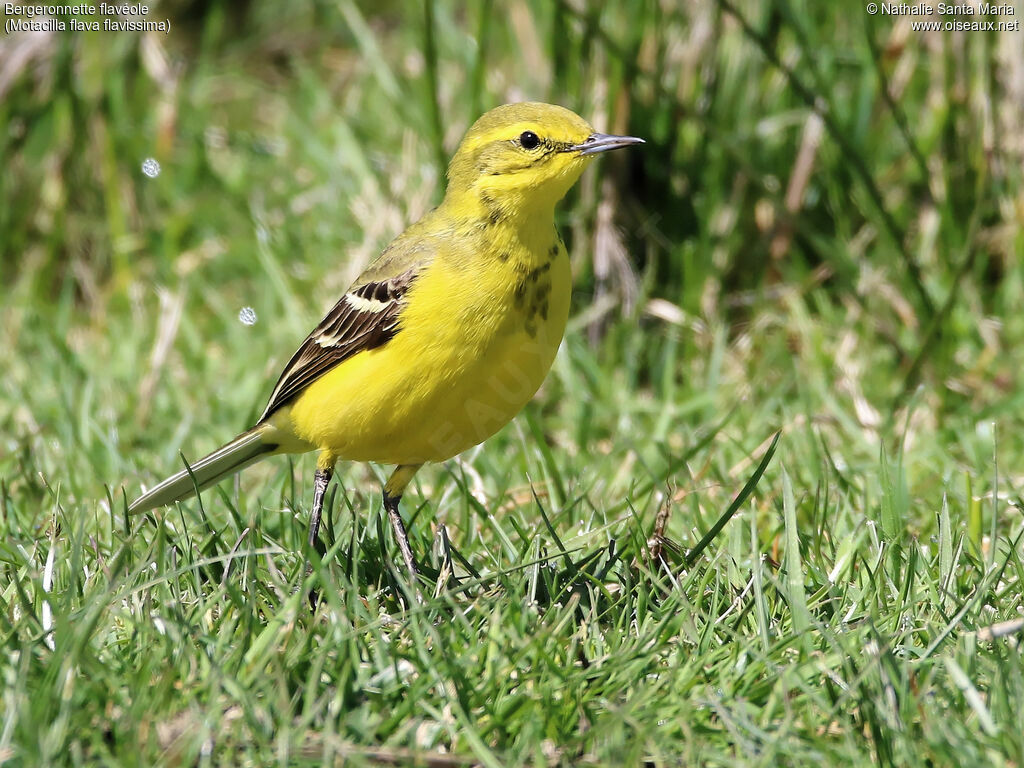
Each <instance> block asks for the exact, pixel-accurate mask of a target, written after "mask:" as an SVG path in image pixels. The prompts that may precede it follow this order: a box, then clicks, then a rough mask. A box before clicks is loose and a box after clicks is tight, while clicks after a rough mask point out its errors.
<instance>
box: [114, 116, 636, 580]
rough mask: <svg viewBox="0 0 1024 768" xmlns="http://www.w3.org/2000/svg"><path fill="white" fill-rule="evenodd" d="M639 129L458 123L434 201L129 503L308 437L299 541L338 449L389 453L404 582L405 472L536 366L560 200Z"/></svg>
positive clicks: (563, 281) (551, 293) (549, 119)
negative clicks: (246, 399) (274, 374)
mask: <svg viewBox="0 0 1024 768" xmlns="http://www.w3.org/2000/svg"><path fill="white" fill-rule="evenodd" d="M640 143H643V140H642V139H637V138H634V137H632V136H609V135H606V134H602V133H596V132H595V131H594V129H593V128H591V126H590V125H589V124H588V123H587V122H586V121H585V120H584V119H583V118H581V117H579V116H578V115H576V114H574V113H573V112H570V111H569V110H567V109H563V108H562V107H556V106H552V105H550V104H539V103H523V104H506V105H505V106H501V107H497V108H496V109H492V110H491V111H490V112H488V113H487V114H485V115H484V116H483V117H481V118H480V119H479V120H477V121H476V122H475V123H474V124H473V126H472V127H471V128H470V129H469V132H468V133H467V134H466V136H465V138H463V140H462V144H461V145H460V146H459V149H458V151H457V152H456V153H455V157H454V158H453V159H452V161H451V164H450V165H449V166H448V190H447V193H446V195H445V198H444V201H443V202H442V203H441V205H439V206H438V207H437V208H435V209H434V210H433V211H431V212H430V213H428V214H427V215H426V216H424V217H423V218H422V219H420V220H419V221H418V222H416V223H415V224H413V225H412V226H411V227H409V228H408V229H407V230H406V231H405V232H403V233H402V234H401V235H399V236H398V237H397V238H396V239H395V240H394V241H393V242H392V243H391V244H390V245H389V246H388V247H387V248H386V249H385V250H384V253H383V254H381V256H380V258H378V259H377V260H376V262H374V263H373V264H372V265H371V266H370V267H369V268H368V269H367V270H366V271H365V272H363V274H362V275H361V276H360V277H359V279H358V280H356V282H355V283H354V284H353V285H352V287H350V288H349V289H348V291H346V293H345V295H344V296H342V297H341V299H340V300H339V301H338V303H337V304H335V305H334V307H333V308H332V309H331V311H330V312H328V313H327V316H326V317H325V318H324V319H323V321H321V323H320V324H319V325H318V326H317V327H316V328H315V329H314V330H313V332H312V333H311V334H309V336H307V337H306V340H305V341H303V342H302V344H301V346H299V349H298V351H297V352H296V353H295V354H294V355H293V356H292V359H291V360H290V361H288V365H286V366H285V369H284V372H283V373H282V374H281V377H280V379H278V382H277V385H276V386H275V387H274V391H273V392H272V393H271V395H270V402H269V403H268V404H267V407H266V410H264V411H263V415H262V416H261V417H260V419H259V421H258V422H257V423H256V426H254V427H253V428H252V429H250V430H248V431H247V432H244V433H242V434H241V435H240V436H238V437H237V438H235V439H234V440H232V441H231V442H230V443H228V444H227V445H225V446H224V447H222V448H220V449H219V450H217V451H214V452H213V453H211V454H210V455H209V456H206V457H205V458H202V459H200V460H199V461H197V462H196V463H194V464H192V465H191V466H190V467H188V468H187V469H186V470H185V471H182V472H179V473H178V474H176V475H174V476H173V477H170V478H168V479H166V480H164V481H163V482H162V483H160V484H159V485H157V486H156V487H154V488H152V489H151V490H149V491H147V492H146V493H144V494H143V495H142V496H140V497H139V498H137V499H136V500H135V501H133V502H132V503H131V505H130V506H129V507H128V511H129V512H144V511H146V510H149V509H153V508H154V507H159V506H162V505H164V504H171V503H173V502H176V501H180V500H182V499H185V498H187V497H189V496H191V495H192V494H193V493H195V492H196V489H199V490H202V489H204V488H206V487H208V486H210V485H213V484H214V483H216V482H217V481H218V480H220V479H221V478H223V477H225V476H226V475H229V474H232V473H234V472H237V471H238V470H240V469H242V468H243V467H246V466H248V465H249V464H251V463H253V462H254V461H256V460H258V459H261V458H263V457H265V456H269V455H272V454H277V453H302V452H305V451H313V450H315V451H319V457H318V459H317V467H316V475H315V476H314V484H313V487H314V494H313V510H312V513H311V516H310V524H309V543H310V546H312V545H313V543H314V542H315V540H316V538H317V534H318V530H319V527H320V516H321V512H322V509H323V502H324V493H325V491H326V490H327V485H328V483H330V480H331V475H332V474H333V472H334V465H335V463H336V462H337V461H338V460H339V459H346V460H349V461H374V462H379V463H382V464H397V465H398V466H397V468H396V469H395V471H394V473H393V474H392V475H391V477H390V479H389V480H388V481H387V483H386V484H385V486H384V507H385V509H386V510H387V513H388V517H389V518H390V520H391V525H392V527H393V528H394V532H395V537H396V538H397V539H398V545H399V547H400V548H401V550H402V557H403V558H404V560H405V564H406V567H407V568H408V569H409V572H410V575H411V576H412V577H413V579H414V580H415V576H416V565H415V561H414V559H413V556H412V551H411V550H410V548H409V539H408V536H407V534H406V531H405V525H404V524H403V522H402V518H401V516H400V515H399V511H398V502H399V500H400V499H401V497H402V492H403V491H404V490H405V487H406V486H407V485H408V483H409V481H410V480H411V479H412V476H413V475H414V474H415V472H416V470H417V469H419V468H420V466H422V465H423V464H424V463H425V462H428V461H444V460H446V459H449V458H451V457H452V456H455V455H456V454H458V453H461V452H462V451H464V450H466V449H467V448H470V447H471V446H474V445H476V444H477V443H480V442H483V441H484V440H486V439H487V438H488V437H490V436H491V435H493V434H494V433H495V432H497V431H498V430H499V429H500V428H501V427H503V426H504V425H505V424H507V423H508V422H509V421H511V420H512V418H513V417H514V416H515V415H516V414H517V413H518V412H519V410H520V409H521V408H522V407H523V406H524V405H525V404H526V402H527V401H528V400H529V399H530V398H531V397H532V396H533V395H534V393H535V392H536V391H537V389H538V387H540V385H541V382H542V381H543V380H544V377H545V376H546V375H547V372H548V369H549V368H550V367H551V363H552V361H553V360H554V357H555V352H556V351H557V350H558V345H559V343H560V342H561V340H562V334H563V333H564V331H565V323H566V320H567V318H568V315H569V296H570V292H571V288H572V285H571V282H572V281H571V275H570V271H569V257H568V254H567V253H566V250H565V246H564V244H563V243H562V241H561V238H560V237H559V236H558V232H557V231H556V229H555V221H554V211H555V204H556V203H557V202H558V201H559V200H560V199H561V198H562V197H563V196H564V195H565V193H566V192H567V191H568V190H569V188H570V187H571V186H572V185H573V184H574V183H576V180H577V179H578V178H579V176H580V174H581V173H582V172H583V170H584V169H585V168H586V167H587V166H588V165H589V164H590V161H591V160H592V159H593V158H594V156H595V155H596V154H598V153H599V152H606V151H608V150H610V149H617V148H619V147H625V146H628V145H630V144H640Z"/></svg>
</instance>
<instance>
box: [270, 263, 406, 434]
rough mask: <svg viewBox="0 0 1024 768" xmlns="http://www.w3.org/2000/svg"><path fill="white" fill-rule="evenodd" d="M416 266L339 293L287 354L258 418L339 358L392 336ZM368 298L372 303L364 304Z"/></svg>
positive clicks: (348, 355)
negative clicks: (264, 407)
mask: <svg viewBox="0 0 1024 768" xmlns="http://www.w3.org/2000/svg"><path fill="white" fill-rule="evenodd" d="M417 272H418V270H416V269H410V270H407V271H406V272H403V273H401V274H399V275H396V276H395V277H392V278H390V279H387V280H380V281H371V282H368V283H363V284H362V285H359V286H357V287H355V288H352V289H350V290H349V291H348V292H347V293H346V294H345V295H344V296H342V297H341V299H340V300H339V301H338V303H337V304H335V305H334V307H333V308H332V309H331V311H330V312H328V313H327V316H326V317H324V319H323V320H321V321H320V324H319V325H318V326H317V327H316V328H315V329H313V332H312V333H311V334H309V336H307V337H306V340H305V341H303V342H302V344H301V345H300V346H299V348H298V350H297V351H296V352H295V354H294V355H292V359H291V360H289V361H288V365H286V366H285V367H284V371H283V372H282V373H281V378H280V379H278V381H277V384H276V385H275V386H274V391H273V393H272V394H271V395H270V402H269V403H267V407H266V410H264V411H263V415H262V416H260V419H259V420H260V421H263V420H265V419H266V418H267V417H268V416H270V415H271V414H272V413H273V412H274V411H276V410H277V409H278V408H280V407H281V406H282V405H284V404H285V403H287V402H288V401H289V400H291V399H292V398H294V397H295V396H296V395H298V394H299V393H300V392H301V391H302V390H304V389H305V388H306V387H308V386H309V385H310V384H312V383H313V382H314V381H316V380H317V379H318V378H320V377H321V376H323V375H324V374H325V373H326V372H327V371H329V370H330V369H331V368H333V367H334V366H336V365H337V364H338V363H340V362H342V361H344V360H347V359H348V358H350V357H352V356H353V355H355V354H356V353H358V352H363V351H365V350H368V349H374V348H375V347H379V346H382V345H383V344H386V343H387V342H388V341H390V340H391V339H392V338H394V336H395V334H396V333H398V331H399V315H400V314H401V311H402V308H403V307H404V306H405V301H404V296H405V292H406V291H407V290H408V289H409V286H410V285H411V284H412V282H413V280H415V278H416V274H417ZM350 297H354V298H350ZM367 302H372V303H374V304H376V305H377V306H375V307H374V308H373V309H367V308H366V304H367Z"/></svg>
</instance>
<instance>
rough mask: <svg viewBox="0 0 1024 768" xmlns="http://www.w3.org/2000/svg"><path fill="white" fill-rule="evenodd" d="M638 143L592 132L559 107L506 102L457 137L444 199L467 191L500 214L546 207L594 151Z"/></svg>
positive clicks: (573, 180) (534, 211)
mask: <svg viewBox="0 0 1024 768" xmlns="http://www.w3.org/2000/svg"><path fill="white" fill-rule="evenodd" d="M642 143H643V139H637V138H634V137H632V136H609V135H606V134H603V133H595V132H594V129H593V128H592V127H591V126H590V124H589V123H588V122H587V121H586V120H584V119H583V118H582V117H580V116H579V115H577V114H576V113H574V112H570V111H569V110H568V109H565V108H564V107H556V106H554V105H552V104H541V103H539V102H523V103H521V104H505V105H504V106H501V107H496V108H494V109H492V110H491V111H490V112H487V113H486V114H485V115H483V116H482V117H481V118H480V119H479V120H477V121H476V122H475V123H473V126H472V127H471V128H470V129H469V131H468V132H467V133H466V136H465V137H464V138H463V139H462V143H461V144H460V145H459V149H458V151H456V153H455V156H454V157H453V158H452V161H451V163H450V164H449V166H448V199H449V200H456V199H465V198H464V195H466V194H469V195H472V196H474V197H476V198H477V199H478V200H480V201H481V202H482V203H483V204H484V205H485V206H486V207H488V208H490V209H495V210H498V211H499V212H500V213H501V214H503V215H505V216H510V215H517V214H526V215H531V216H532V215H536V214H537V213H539V212H542V211H545V210H548V211H550V210H553V209H554V206H555V203H557V202H558V201H559V200H561V199H562V197H563V196H564V195H565V193H566V192H568V191H569V188H570V187H571V186H572V185H573V184H575V183H576V180H577V179H578V178H579V177H580V174H581V173H583V170H584V169H585V168H586V167H587V166H588V165H589V164H590V161H591V160H593V158H594V155H596V154H597V153H599V152H606V151H608V150H610V149H617V148H618V147H625V146H629V145H630V144H642Z"/></svg>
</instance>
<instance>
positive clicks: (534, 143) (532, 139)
mask: <svg viewBox="0 0 1024 768" xmlns="http://www.w3.org/2000/svg"><path fill="white" fill-rule="evenodd" d="M519 143H520V144H522V145H523V149H536V148H537V147H539V146H540V139H539V138H537V134H536V133H534V132H533V131H523V132H522V133H521V134H519Z"/></svg>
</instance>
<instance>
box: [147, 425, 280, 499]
mask: <svg viewBox="0 0 1024 768" xmlns="http://www.w3.org/2000/svg"><path fill="white" fill-rule="evenodd" d="M263 433H264V427H263V426H257V427H253V428H252V429H250V430H249V431H248V432H243V433H242V434H241V435H239V436H238V437H236V438H235V439H234V440H232V441H231V442H230V443H228V444H227V445H224V446H221V447H220V448H218V449H217V450H216V451H214V452H213V453H211V454H210V455H209V456H204V457H203V458H201V459H200V460H199V461H197V462H196V463H195V464H190V465H189V468H188V469H184V470H182V471H181V472H179V473H178V474H176V475H172V476H171V477H168V478H167V479H166V480H164V481H163V482H161V483H159V484H157V485H156V486H154V487H153V488H150V489H149V490H148V491H146V492H145V493H144V494H142V495H141V496H139V498H137V499H136V500H135V501H133V502H132V503H131V504H129V505H128V512H129V513H136V512H148V511H149V510H151V509H155V508H156V507H162V506H164V505H165V504H173V503H174V502H176V501H181V500H183V499H187V498H188V497H189V496H194V495H195V493H196V488H197V487H198V489H199V490H200V491H201V490H203V489H204V488H209V487H210V486H211V485H213V484H214V483H216V482H217V481H218V480H220V479H221V478H223V477H227V476H228V475H232V474H234V473H235V472H238V471H239V470H240V469H244V468H245V467H247V466H249V465H250V464H252V463H253V462H255V461H258V460H259V459H261V458H262V457H263V456H265V455H267V454H268V453H272V452H273V451H274V450H275V449H276V448H277V446H276V445H275V444H273V443H268V442H267V441H266V438H265V437H264V434H263Z"/></svg>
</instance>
